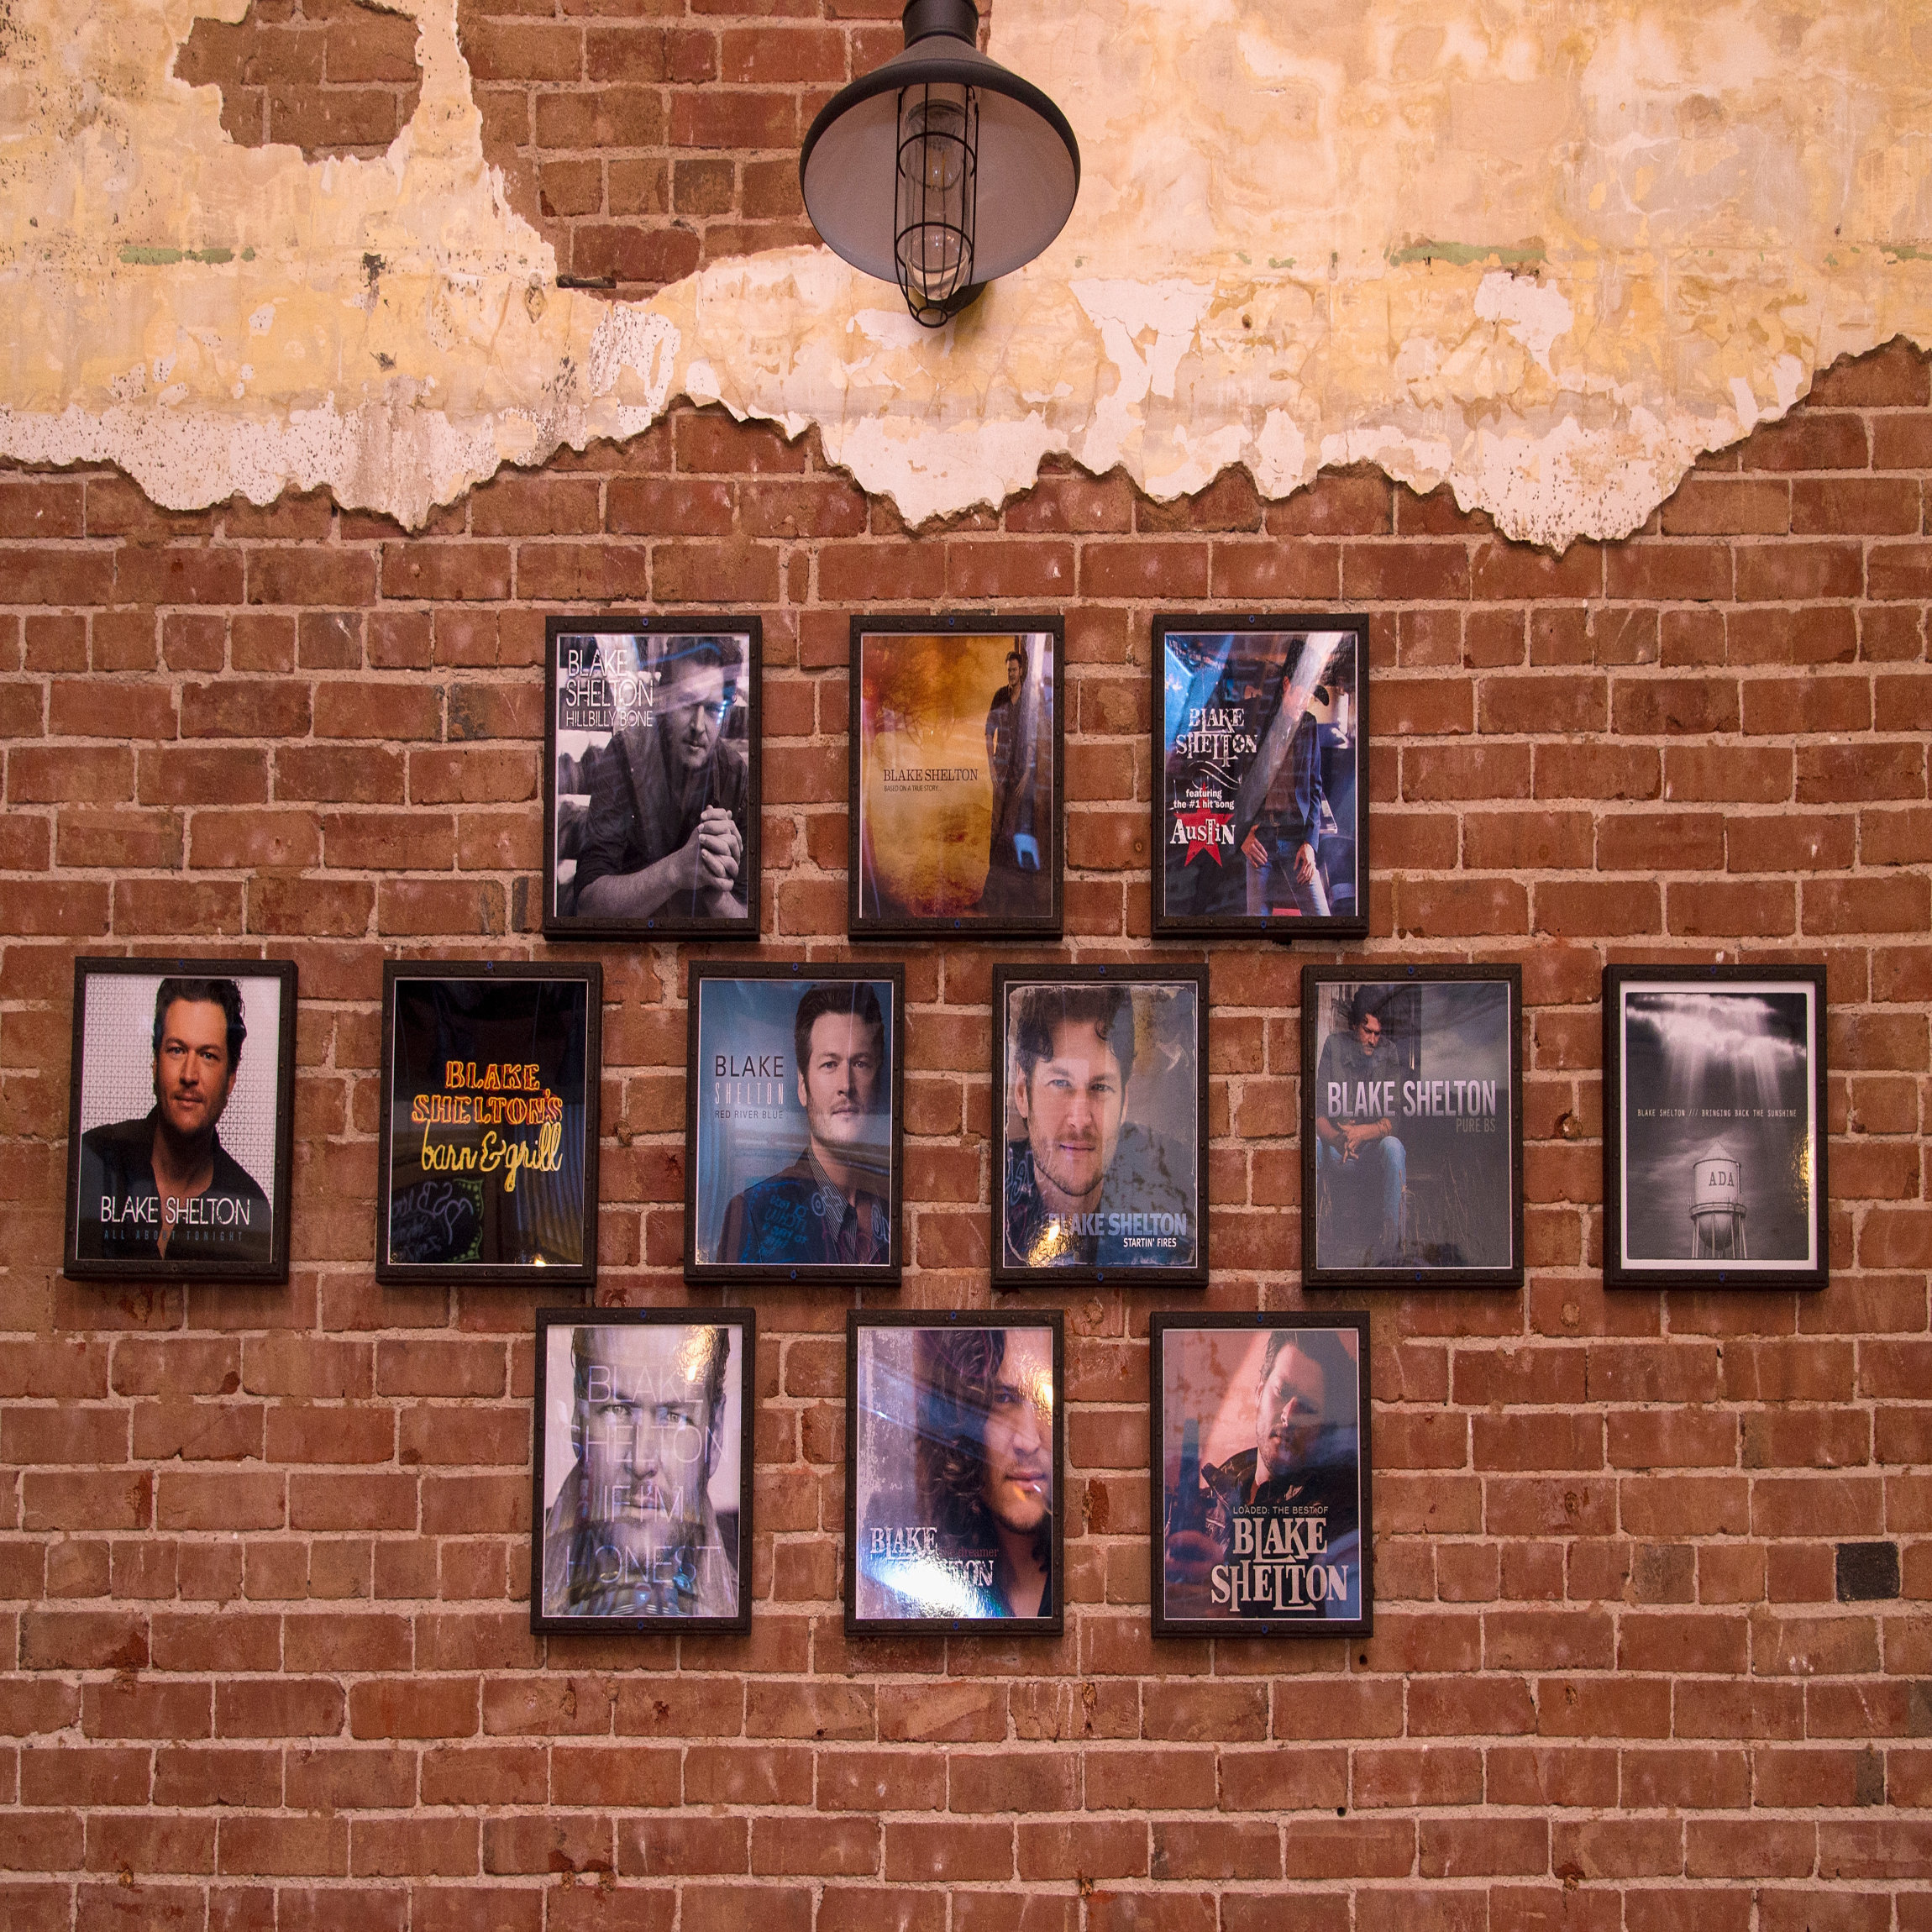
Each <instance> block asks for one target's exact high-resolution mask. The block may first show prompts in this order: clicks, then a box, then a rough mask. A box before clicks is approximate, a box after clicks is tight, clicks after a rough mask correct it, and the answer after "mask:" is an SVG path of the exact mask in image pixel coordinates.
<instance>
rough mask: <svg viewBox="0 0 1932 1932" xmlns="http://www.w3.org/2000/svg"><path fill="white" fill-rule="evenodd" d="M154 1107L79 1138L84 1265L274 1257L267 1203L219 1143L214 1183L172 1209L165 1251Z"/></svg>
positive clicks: (262, 1262)
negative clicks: (142, 1116) (141, 1117)
mask: <svg viewBox="0 0 1932 1932" xmlns="http://www.w3.org/2000/svg"><path fill="white" fill-rule="evenodd" d="M159 1113H160V1108H158V1107H156V1108H154V1109H152V1110H150V1112H149V1113H148V1115H147V1116H146V1118H145V1119H144V1120H139V1121H118V1122H117V1123H116V1124H115V1125H113V1126H102V1127H91V1128H89V1129H88V1131H87V1132H86V1133H85V1134H84V1135H82V1136H81V1189H80V1203H79V1226H78V1227H77V1228H76V1233H75V1244H74V1252H75V1254H76V1257H77V1258H78V1259H80V1260H81V1261H164V1260H165V1261H171V1262H175V1261H188V1262H218V1261H243V1262H249V1263H254V1264H255V1265H257V1266H260V1267H266V1266H267V1265H268V1264H269V1263H271V1262H272V1261H273V1260H274V1258H275V1225H274V1224H275V1217H274V1215H273V1214H272V1213H271V1212H270V1209H269V1205H268V1196H267V1195H266V1194H264V1193H263V1192H262V1191H261V1189H260V1188H259V1187H257V1186H256V1185H255V1181H254V1179H253V1178H252V1177H251V1176H250V1175H249V1172H248V1170H247V1169H246V1168H244V1167H243V1166H242V1164H241V1163H240V1162H239V1161H238V1160H236V1159H235V1158H234V1156H233V1155H232V1154H230V1153H229V1152H228V1150H227V1148H225V1147H223V1145H222V1143H221V1137H220V1136H219V1135H217V1136H216V1137H215V1171H214V1178H213V1179H212V1180H211V1181H210V1182H209V1183H208V1184H207V1187H206V1188H205V1189H202V1192H201V1193H200V1194H196V1195H194V1196H192V1198H191V1199H189V1200H185V1201H181V1202H177V1203H176V1204H175V1205H176V1215H177V1217H178V1218H177V1219H176V1221H175V1222H174V1223H173V1231H172V1232H171V1234H170V1235H169V1236H168V1246H167V1252H166V1253H165V1255H164V1254H163V1252H161V1227H162V1221H161V1216H162V1215H163V1214H165V1212H166V1211H167V1204H166V1203H165V1202H164V1201H163V1200H162V1199H161V1195H160V1189H159V1188H158V1187H157V1186H156V1185H155V1154H154V1150H155V1118H156V1116H157V1115H158V1114H159Z"/></svg>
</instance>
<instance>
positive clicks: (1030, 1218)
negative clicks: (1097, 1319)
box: [993, 965, 1208, 1288]
mask: <svg viewBox="0 0 1932 1932" xmlns="http://www.w3.org/2000/svg"><path fill="white" fill-rule="evenodd" d="M1207 1007H1208V973H1207V968H1206V967H1205V966H1179V965H1177V966H1171V967H1169V966H1146V967H1120V966H1115V967H1109V966H1053V967H1021V966H1000V967H995V969H994V972H993V1073H994V1086H995V1091H996V1092H997V1094H998V1095H999V1101H1000V1123H1001V1124H1000V1146H999V1149H998V1153H997V1158H996V1161H995V1168H994V1173H993V1279H994V1282H995V1284H997V1285H999V1286H1000V1287H1016V1286H1021V1285H1024V1284H1028V1283H1032V1284H1042V1285H1043V1284H1049V1283H1051V1284H1071V1283H1074V1282H1084V1281H1096V1282H1098V1281H1124V1280H1128V1279H1131V1280H1132V1281H1134V1282H1136V1283H1137V1284H1146V1285H1147V1286H1149V1287H1170V1288H1174V1287H1179V1288H1205V1286H1206V1285H1207V1275H1208V1248H1207V1117H1208V1108H1207V1050H1206V1028H1207Z"/></svg>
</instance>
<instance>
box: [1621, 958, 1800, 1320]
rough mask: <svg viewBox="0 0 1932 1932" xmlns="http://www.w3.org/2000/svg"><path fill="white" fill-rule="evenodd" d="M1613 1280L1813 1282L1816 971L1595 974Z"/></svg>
mask: <svg viewBox="0 0 1932 1932" xmlns="http://www.w3.org/2000/svg"><path fill="white" fill-rule="evenodd" d="M1824 1120H1825V1110H1824V968H1823V967H1822V966H1788V967H1777V966H1772V967H1751V966H1732V967H1719V966H1709V967H1701V966H1693V967H1654V966H1613V967H1610V968H1609V969H1606V971H1605V973H1604V1181H1605V1192H1604V1203H1605V1211H1604V1222H1605V1228H1604V1236H1605V1238H1604V1272H1605V1275H1606V1278H1607V1279H1608V1280H1609V1283H1610V1284H1611V1285H1612V1286H1613V1287H1616V1286H1620V1287H1665V1286H1668V1285H1672V1284H1677V1285H1683V1286H1693V1285H1694V1286H1700V1287H1744V1286H1751V1287H1760V1288H1763V1287H1790V1288H1822V1287H1823V1286H1824V1283H1825V1278H1826V1273H1827V1267H1828V1262H1829V1256H1828V1253H1827V1231H1826V1226H1825V1209H1824V1204H1825V1202H1826V1200H1828V1199H1829V1198H1830V1197H1829V1195H1828V1194H1827V1193H1826V1189H1825V1172H1824V1162H1825V1143H1826V1131H1825V1126H1824Z"/></svg>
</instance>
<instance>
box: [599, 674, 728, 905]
mask: <svg viewBox="0 0 1932 1932" xmlns="http://www.w3.org/2000/svg"><path fill="white" fill-rule="evenodd" d="M680 642H681V643H683V645H684V647H685V648H684V649H683V650H682V651H681V652H680V654H678V655H677V656H676V657H674V658H671V659H666V660H662V661H661V675H662V680H663V681H662V683H661V685H659V690H658V691H657V693H656V696H655V699H654V703H653V706H652V708H651V710H650V711H648V713H647V714H646V715H645V716H643V717H642V718H639V719H638V720H636V721H635V722H631V723H628V724H625V725H622V726H620V727H618V729H617V731H616V732H613V733H612V737H611V742H610V745H609V748H607V750H606V752H605V753H604V755H603V756H602V757H601V758H599V759H597V761H596V764H595V766H594V767H593V769H592V774H591V805H590V816H589V823H588V825H587V827H586V828H585V834H584V845H583V849H582V851H581V852H580V853H579V854H578V855H577V871H576V891H577V911H578V912H579V913H580V914H585V915H588V916H591V917H593V918H599V919H646V918H648V917H649V916H651V915H652V914H653V913H655V912H669V913H676V914H685V915H690V916H709V917H712V918H718V919H742V918H743V916H744V914H745V900H744V894H743V890H741V889H740V888H739V886H738V868H739V865H740V864H742V863H743V858H744V838H745V831H746V814H747V811H748V800H749V798H750V796H751V764H750V760H749V759H748V758H747V756H746V754H745V750H744V747H743V745H740V744H735V743H732V741H731V740H730V739H729V738H723V737H721V736H720V733H721V732H722V731H723V729H724V722H725V720H726V719H727V717H729V716H730V715H731V709H732V704H733V702H734V701H735V698H734V696H733V694H732V691H731V690H728V689H727V685H730V684H733V683H735V681H736V673H737V669H738V664H737V648H738V646H737V640H736V639H735V638H685V639H681V640H680ZM727 652H729V653H730V654H731V655H730V657H729V658H728V659H727ZM727 673H728V674H729V675H727Z"/></svg>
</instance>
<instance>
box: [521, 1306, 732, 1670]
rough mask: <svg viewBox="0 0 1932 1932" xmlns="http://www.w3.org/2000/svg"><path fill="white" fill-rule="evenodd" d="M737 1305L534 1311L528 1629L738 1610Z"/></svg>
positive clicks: (728, 1621)
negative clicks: (533, 1525)
mask: <svg viewBox="0 0 1932 1932" xmlns="http://www.w3.org/2000/svg"><path fill="white" fill-rule="evenodd" d="M754 1333H755V1321H754V1317H753V1314H752V1312H751V1310H748V1309H732V1308H722V1309H705V1310H688V1311H687V1310H681V1309H680V1310H669V1309H604V1308H600V1309H541V1310H538V1315H537V1387H536V1413H537V1427H536V1442H535V1462H534V1467H533V1483H534V1487H535V1492H536V1493H535V1495H534V1497H533V1517H534V1520H535V1521H536V1523H537V1525H538V1530H537V1533H536V1535H535V1536H534V1537H533V1539H532V1549H531V1571H532V1574H531V1578H530V1619H531V1627H532V1629H533V1630H537V1631H539V1632H543V1631H567V1630H596V1629H612V1630H624V1629H638V1630H658V1629H662V1628H664V1626H665V1625H666V1624H667V1623H675V1625H677V1627H679V1628H680V1629H683V1630H746V1629H748V1628H749V1626H750V1622H751V1564H750V1554H751V1467H752V1422H753V1407H754V1403H753V1385H752V1381H751V1363H752V1362H753V1358H754V1356H755V1352H756V1349H755V1342H754V1340H753V1336H754Z"/></svg>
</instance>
